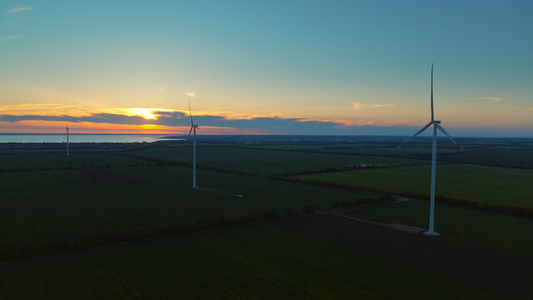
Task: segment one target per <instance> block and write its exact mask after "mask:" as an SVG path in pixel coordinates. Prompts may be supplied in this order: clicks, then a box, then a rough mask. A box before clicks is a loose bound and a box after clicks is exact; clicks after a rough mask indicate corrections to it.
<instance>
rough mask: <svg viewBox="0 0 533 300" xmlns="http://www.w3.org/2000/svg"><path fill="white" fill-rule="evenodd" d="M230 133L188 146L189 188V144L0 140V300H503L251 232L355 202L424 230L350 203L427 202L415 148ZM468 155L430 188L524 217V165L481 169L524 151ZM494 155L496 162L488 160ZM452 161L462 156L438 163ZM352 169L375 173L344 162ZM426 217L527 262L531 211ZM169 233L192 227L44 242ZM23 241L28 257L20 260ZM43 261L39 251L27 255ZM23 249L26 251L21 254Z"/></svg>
mask: <svg viewBox="0 0 533 300" xmlns="http://www.w3.org/2000/svg"><path fill="white" fill-rule="evenodd" d="M282 138H284V139H289V137H282ZM242 139H243V140H242V141H239V142H238V143H237V144H235V145H231V146H228V144H227V142H226V141H224V142H223V143H222V142H221V143H217V142H216V141H217V140H219V139H218V138H217V139H214V140H213V141H210V140H209V139H208V138H207V137H202V139H201V140H202V142H201V143H199V145H198V153H197V158H198V166H199V167H200V168H199V169H198V170H197V183H198V185H199V186H200V187H202V188H205V189H201V190H195V189H191V188H190V186H191V185H192V168H191V166H190V164H191V159H192V147H191V145H190V144H189V145H185V146H183V145H180V144H179V143H174V144H173V142H172V141H169V142H162V143H154V144H151V145H137V146H135V147H133V146H132V147H130V148H128V147H125V146H124V147H122V146H121V145H115V146H116V147H115V148H113V150H110V149H100V148H99V146H98V145H89V146H88V147H89V148H87V149H85V150H84V149H83V148H78V149H77V151H75V152H71V155H70V156H68V157H67V156H65V155H62V154H60V153H59V152H57V151H58V150H57V149H55V150H50V151H47V150H46V149H44V148H43V149H41V148H31V147H37V146H35V145H31V147H30V148H28V149H25V150H23V151H22V150H21V151H18V150H17V149H14V148H13V149H11V148H10V149H8V150H6V149H4V148H2V147H0V248H1V249H0V250H1V251H3V252H2V253H8V252H7V251H6V250H5V249H8V250H10V249H11V248H9V247H14V248H15V249H14V251H20V252H18V253H22V254H20V255H19V256H11V258H10V259H4V260H0V282H2V287H4V286H9V287H10V288H9V289H4V288H0V298H1V299H3V298H49V297H58V298H74V297H77V298H80V297H81V298H102V297H104V298H105V297H112V298H148V297H149V298H170V297H175V296H176V295H180V297H183V298H193V297H194V298H204V297H216V296H220V295H223V296H225V297H228V298H236V297H237V298H238V297H242V298H254V297H255V295H258V294H260V295H261V296H262V297H266V298H302V297H304V298H349V297H352V296H353V295H357V296H359V297H362V298H387V299H388V298H406V297H414V298H428V297H431V298H438V297H439V296H442V295H443V293H444V294H447V295H448V294H449V295H454V298H464V299H466V298H468V299H471V298H503V299H505V298H509V297H508V296H509V295H507V294H503V293H500V292H498V291H494V290H492V289H490V288H489V287H487V286H482V285H476V284H473V283H472V282H467V281H464V280H460V279H457V278H455V277H450V276H444V275H442V274H440V273H434V272H432V271H430V270H428V269H421V268H418V267H415V266H414V265H410V264H407V263H401V262H400V261H397V260H393V259H389V258H386V257H385V256H379V255H377V254H373V253H369V252H364V251H363V250H358V249H356V248H352V247H349V246H345V245H344V244H342V243H340V244H339V243H336V242H330V241H327V240H326V239H321V238H318V237H314V236H310V235H306V234H303V233H299V232H296V231H292V230H290V229H288V228H284V227H281V226H279V225H276V223H260V222H264V221H266V220H268V219H266V218H265V219H261V218H259V217H258V216H261V215H262V214H265V213H274V215H275V216H277V217H283V218H287V217H289V216H293V215H294V213H295V212H299V214H304V213H309V212H312V211H315V210H319V211H320V210H323V211H329V210H334V209H340V208H347V207H354V206H355V207H357V209H356V210H353V211H352V212H351V213H350V214H351V215H353V216H355V217H357V218H363V219H369V220H374V221H377V222H382V223H393V222H394V223H402V224H407V225H412V226H417V227H422V228H425V227H427V218H428V216H427V215H428V208H427V206H428V203H427V202H425V201H407V202H402V203H394V204H385V205H377V206H368V207H365V206H360V205H361V204H362V203H377V202H379V201H384V199H385V197H384V196H385V195H384V194H383V193H391V194H404V195H415V196H416V195H419V196H421V197H429V184H430V183H429V175H430V160H428V159H427V156H428V154H429V152H428V150H430V148H429V147H428V145H426V144H425V142H426V140H424V141H421V142H420V143H416V142H415V143H413V144H412V145H410V146H409V147H407V148H404V149H400V150H397V149H394V148H391V147H390V146H391V145H392V144H396V139H393V140H388V139H387V138H374V139H373V138H363V139H362V141H360V142H356V143H353V144H350V143H348V142H342V141H341V142H338V141H334V142H332V143H328V142H326V141H325V139H324V138H323V137H317V139H319V141H318V142H316V143H313V142H312V141H311V142H309V143H307V142H301V143H300V142H295V143H282V142H276V139H275V138H273V137H267V138H264V139H266V141H267V142H265V143H264V144H261V142H260V138H258V139H259V142H258V144H248V143H245V142H244V141H245V139H244V138H242ZM346 139H348V138H346ZM402 139H403V138H402ZM0 146H1V145H0ZM38 147H41V146H38ZM470 147H471V148H475V149H474V150H473V151H471V153H472V155H473V156H463V157H462V156H460V155H462V154H463V153H456V152H455V151H456V150H455V149H454V148H453V147H442V149H439V158H441V157H446V159H445V160H446V161H444V159H443V161H440V162H439V165H438V170H437V195H438V196H443V197H446V198H450V199H457V200H465V201H475V202H487V203H492V204H502V205H506V206H510V207H515V208H522V209H526V210H532V209H533V198H532V196H531V195H533V190H532V188H531V187H532V186H533V170H532V169H531V168H529V169H528V167H527V163H526V166H525V167H524V168H518V167H517V168H502V167H493V166H489V165H491V161H492V162H493V163H494V162H497V163H499V162H506V163H507V164H502V165H505V166H509V164H515V165H516V164H517V161H518V162H520V161H521V159H525V161H526V162H527V161H529V160H530V159H531V157H529V156H528V155H529V152H527V151H526V150H527V149H526V150H524V149H525V148H527V147H528V146H527V143H525V142H523V141H507V140H505V141H501V142H498V143H497V144H496V146H495V145H493V144H490V141H484V140H483V141H476V140H472V141H470ZM524 147H525V148H524ZM4 150H6V151H4ZM34 151H36V152H34ZM54 151H56V152H54ZM495 152H498V153H500V152H501V154H498V155H499V156H498V157H494V156H491V155H493V154H494V153H495ZM515 152H516V153H515ZM474 154H475V155H474ZM517 154H521V155H522V156H519V157H518V156H517ZM447 156H449V157H447ZM417 157H418V158H422V159H416V158H417ZM450 157H451V158H450ZM454 157H460V158H461V159H462V158H465V157H466V161H464V162H465V163H450V162H449V161H453V160H454ZM476 159H477V160H476ZM513 159H516V160H513ZM458 161H461V162H463V161H462V160H459V159H458ZM174 162H176V163H177V164H176V163H174ZM358 163H363V164H382V165H384V166H385V167H383V168H374V169H358V170H349V169H350V168H349V167H346V165H350V164H358ZM473 163H475V164H473ZM341 170H342V171H341ZM298 174H300V175H298ZM273 175H276V176H273ZM305 179H309V180H305ZM317 182H318V184H317ZM338 184H343V185H346V186H347V187H345V188H339V187H338V186H339V185H338ZM350 186H352V187H354V188H350ZM358 205H359V206H358ZM436 212H437V216H436V223H435V226H436V227H435V229H436V231H437V232H440V233H442V236H441V237H439V238H437V239H440V240H443V241H447V242H450V243H464V244H472V245H476V246H479V247H486V248H492V249H496V250H498V251H502V252H506V253H513V254H518V255H521V256H523V257H526V258H528V259H529V258H531V257H532V256H531V253H530V249H531V248H532V247H533V241H532V238H531V236H533V224H532V221H531V218H528V217H513V216H508V215H503V214H497V213H488V212H481V211H479V210H475V209H473V208H460V207H451V206H446V205H438V207H437V211H436ZM254 216H255V218H251V219H250V220H253V221H251V223H254V224H250V222H248V223H242V224H237V223H234V224H230V225H228V226H233V227H230V228H228V227H224V226H219V227H216V226H218V225H214V227H203V228H202V227H201V226H199V225H195V224H206V223H207V222H215V221H217V220H225V219H226V220H228V219H229V220H233V219H231V218H234V219H238V218H241V219H244V217H254ZM316 216H322V215H320V214H317V215H315V216H312V217H316ZM287 220H293V219H286V220H283V221H287ZM202 222H203V223H202ZM258 222H259V223H258ZM173 224H185V225H187V226H190V228H192V227H193V226H197V227H195V228H196V229H195V230H190V231H184V232H187V234H183V232H173V233H164V234H163V235H158V236H156V237H157V238H158V239H154V237H149V238H147V239H130V240H127V239H124V240H123V241H122V242H120V241H119V242H117V241H115V240H114V241H113V242H111V243H109V244H101V245H100V244H90V243H89V246H88V247H85V246H81V247H78V246H76V247H78V248H63V249H67V251H69V252H66V251H65V250H61V249H59V248H53V247H55V246H53V245H60V243H61V242H65V243H67V242H74V243H77V242H79V243H78V244H76V245H87V244H83V241H85V240H90V239H89V238H91V237H92V238H95V237H100V236H102V235H103V236H105V235H109V236H112V235H116V236H118V235H120V234H127V233H128V232H157V231H158V230H159V229H161V228H163V227H165V226H167V227H168V226H172V225H173ZM243 224H246V225H243ZM278 224H279V223H278ZM236 225H239V226H236ZM216 228H224V229H216ZM28 245H29V246H36V247H37V250H36V251H35V252H24V251H23V250H24V249H25V248H24V247H25V246H28ZM50 245H52V246H53V247H52V246H50ZM104 245H106V246H104ZM48 246H50V247H48ZM16 247H19V248H16ZM38 247H43V248H38ZM45 247H48V248H45ZM39 249H40V250H39ZM42 249H45V250H46V249H51V250H50V251H51V252H45V250H42ZM56 249H59V250H56ZM69 249H70V250H69ZM39 251H41V252H39ZM46 251H48V250H46ZM54 251H55V252H54ZM24 253H26V254H24ZM27 253H30V254H27ZM43 253H48V254H47V255H48V256H46V257H45V256H41V257H39V255H43ZM376 253H377V252H376ZM34 254H36V255H37V256H38V257H33V258H31V255H34ZM2 255H6V254H2ZM3 257H4V258H9V257H10V256H9V255H6V256H3ZM79 270H84V271H83V272H80V271H79ZM383 283H386V285H387V288H386V289H385V288H383Z"/></svg>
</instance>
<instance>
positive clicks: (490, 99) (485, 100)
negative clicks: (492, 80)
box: [470, 97, 502, 103]
mask: <svg viewBox="0 0 533 300" xmlns="http://www.w3.org/2000/svg"><path fill="white" fill-rule="evenodd" d="M470 99H471V100H481V101H479V102H478V103H496V102H500V101H502V98H498V97H472V98H470Z"/></svg>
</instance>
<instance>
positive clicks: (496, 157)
mask: <svg viewBox="0 0 533 300" xmlns="http://www.w3.org/2000/svg"><path fill="white" fill-rule="evenodd" d="M440 158H441V159H444V160H447V161H453V162H460V163H465V162H466V163H473V164H482V165H492V166H502V167H512V168H523V169H525V168H528V169H531V168H533V150H532V149H529V150H525V149H522V150H515V149H511V150H480V151H475V152H467V153H455V154H452V153H448V154H445V155H441V156H440Z"/></svg>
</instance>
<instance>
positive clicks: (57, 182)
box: [0, 167, 284, 244]
mask: <svg viewBox="0 0 533 300" xmlns="http://www.w3.org/2000/svg"><path fill="white" fill-rule="evenodd" d="M120 171H122V172H124V173H126V174H129V175H131V176H137V174H136V173H139V174H142V176H141V175H138V177H140V178H145V179H146V180H147V182H146V183H140V184H123V185H94V184H92V183H91V182H90V181H89V180H87V179H85V178H84V177H82V176H81V175H80V174H79V173H77V172H76V171H71V170H66V171H41V172H18V173H3V174H0V186H1V188H0V191H1V192H0V196H1V198H2V201H0V239H1V240H2V241H3V242H10V243H14V244H18V243H35V244H41V243H50V242H55V241H57V240H70V239H73V238H80V237H81V236H83V235H93V236H94V235H99V234H108V233H115V232H121V231H131V230H148V229H157V228H158V227H159V226H161V225H169V224H173V223H174V222H176V221H179V222H182V223H194V222H196V221H198V220H213V219H218V218H220V217H231V216H235V217H240V216H241V215H252V214H261V213H262V212H264V211H268V210H278V211H283V209H284V208H283V207H279V206H276V205H273V204H270V203H266V202H259V201H248V200H245V199H241V198H236V197H231V196H228V195H224V194H218V193H209V192H199V191H195V190H192V189H190V188H189V186H190V180H189V178H190V177H189V174H190V170H188V169H181V168H157V167H151V168H150V167H146V168H124V169H120Z"/></svg>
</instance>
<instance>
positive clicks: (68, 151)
mask: <svg viewBox="0 0 533 300" xmlns="http://www.w3.org/2000/svg"><path fill="white" fill-rule="evenodd" d="M65 129H66V130H65V131H66V133H67V156H69V155H70V149H69V147H70V140H69V134H70V128H68V123H65Z"/></svg>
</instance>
